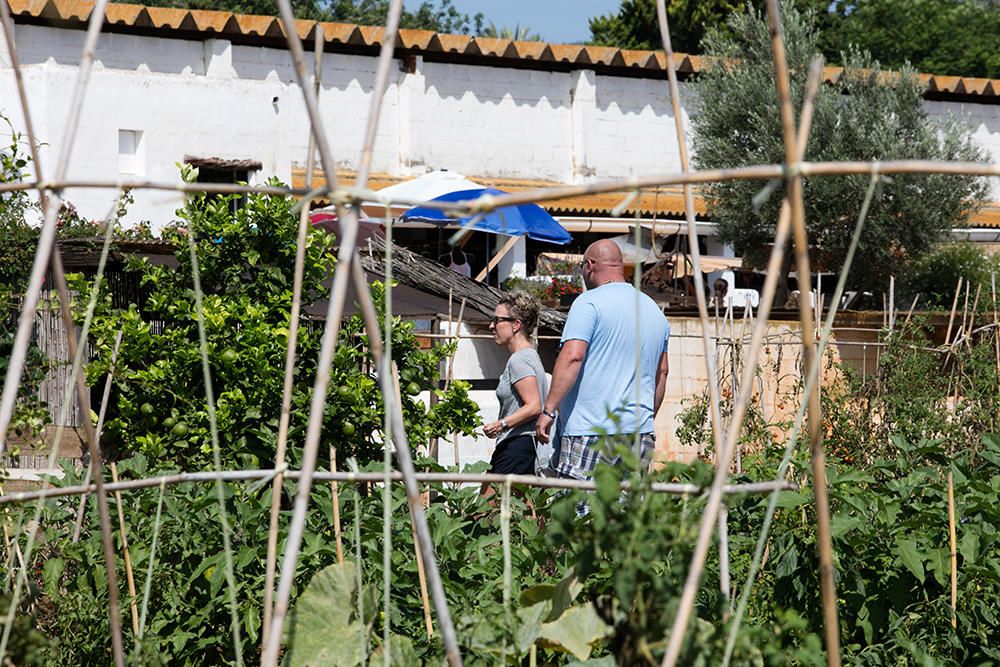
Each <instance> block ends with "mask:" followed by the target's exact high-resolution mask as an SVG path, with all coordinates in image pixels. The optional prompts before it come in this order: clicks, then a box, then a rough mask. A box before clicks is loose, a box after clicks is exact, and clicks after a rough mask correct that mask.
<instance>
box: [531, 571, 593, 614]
mask: <svg viewBox="0 0 1000 667" xmlns="http://www.w3.org/2000/svg"><path fill="white" fill-rule="evenodd" d="M581 590H583V584H582V583H580V582H579V581H577V578H576V573H575V572H574V571H573V570H570V571H569V573H568V574H567V575H566V576H565V577H564V578H563V579H562V580H561V581H560V582H559V583H558V584H556V585H555V586H553V585H551V584H540V585H538V586H532V587H531V588H526V589H524V590H523V591H521V606H522V607H528V606H532V605H536V604H538V603H540V602H551V603H552V606H551V607H550V610H551V613H550V614H549V615H548V616H547V617H546V618H545V622H546V623H550V622H552V621H554V620H556V619H557V618H559V616H560V615H562V613H563V611H565V610H566V609H567V608H568V607H569V606H570V605H571V604H573V600H575V599H576V596H577V595H579V594H580V591H581Z"/></svg>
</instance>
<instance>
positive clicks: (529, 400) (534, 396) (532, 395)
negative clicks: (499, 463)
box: [483, 375, 542, 438]
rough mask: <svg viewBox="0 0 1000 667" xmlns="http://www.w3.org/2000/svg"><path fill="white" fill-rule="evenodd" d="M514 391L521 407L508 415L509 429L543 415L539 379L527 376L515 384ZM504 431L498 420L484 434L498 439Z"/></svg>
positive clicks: (486, 426)
mask: <svg viewBox="0 0 1000 667" xmlns="http://www.w3.org/2000/svg"><path fill="white" fill-rule="evenodd" d="M513 388H514V391H515V392H517V397H518V398H520V399H521V403H522V404H523V405H521V407H519V408H518V409H517V410H515V411H514V412H512V413H510V414H509V415H507V417H506V419H507V428H514V427H515V426H520V425H521V424H524V423H525V422H529V421H531V420H532V419H535V418H536V417H538V415H540V414H541V413H542V397H541V395H540V394H539V393H538V379H537V378H536V377H535V376H534V375H527V376H525V377H523V378H521V379H520V380H518V381H517V382H515V383H514V387H513ZM501 431H503V426H502V425H501V424H500V421H499V420H497V421H495V422H492V423H490V424H486V425H485V426H484V427H483V433H485V434H486V435H487V436H488V437H490V438H495V437H497V436H498V435H499V434H500V432H501Z"/></svg>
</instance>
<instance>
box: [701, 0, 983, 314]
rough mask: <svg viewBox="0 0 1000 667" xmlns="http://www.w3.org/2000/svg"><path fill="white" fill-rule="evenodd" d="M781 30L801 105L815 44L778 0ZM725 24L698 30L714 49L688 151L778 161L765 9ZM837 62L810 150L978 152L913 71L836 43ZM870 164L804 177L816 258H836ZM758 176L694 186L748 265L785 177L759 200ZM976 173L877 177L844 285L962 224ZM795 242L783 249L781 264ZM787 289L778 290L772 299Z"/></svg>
mask: <svg viewBox="0 0 1000 667" xmlns="http://www.w3.org/2000/svg"><path fill="white" fill-rule="evenodd" d="M782 20H783V30H784V36H785V45H786V54H787V59H788V67H789V71H790V75H791V96H792V101H793V104H794V105H795V107H796V114H798V113H799V111H800V108H801V104H802V98H803V95H804V88H805V82H806V81H805V80H806V73H807V70H808V67H809V63H810V62H811V61H812V59H813V57H814V56H815V54H816V53H817V52H818V47H817V33H816V31H815V28H814V25H813V21H812V19H811V17H810V16H809V15H808V14H802V13H800V12H798V11H797V10H795V9H794V7H792V6H791V5H790V3H784V5H783V14H782ZM729 29H730V30H729V33H728V34H721V33H716V34H713V35H710V36H709V37H708V38H707V39H706V42H705V44H706V52H707V53H709V54H710V55H712V56H716V57H718V58H719V59H720V60H718V61H716V64H715V65H714V66H712V67H711V68H710V69H709V70H707V71H706V73H705V74H704V76H703V77H702V78H701V79H700V80H699V82H698V84H697V92H698V96H699V108H698V113H697V114H695V115H694V116H693V118H692V126H693V130H694V153H695V156H694V161H695V164H696V166H697V167H698V168H700V169H712V168H722V167H742V166H750V165H756V164H780V163H782V162H784V159H785V154H784V145H783V143H782V131H781V125H780V113H779V109H778V104H779V103H778V97H777V94H776V88H775V83H774V66H773V60H772V54H771V42H770V32H769V29H768V26H767V21H766V18H765V17H764V16H763V15H761V14H758V13H756V12H753V11H748V12H745V13H741V14H737V15H734V16H733V17H732V18H731V19H730V22H729ZM845 64H846V67H845V70H844V72H843V74H842V75H841V77H840V78H839V80H838V81H837V83H836V84H834V85H824V86H821V87H820V90H819V93H818V95H817V98H816V102H815V107H814V112H813V122H812V126H811V128H812V129H811V131H810V135H809V145H808V146H807V148H806V152H805V159H806V160H807V161H852V160H859V161H872V160H902V159H919V160H964V161H972V162H978V161H984V160H985V159H986V156H985V154H984V152H983V151H982V149H980V148H979V147H978V146H977V145H976V144H975V143H974V141H973V139H972V138H971V136H970V134H969V131H968V129H966V128H964V127H963V126H962V125H961V124H959V122H958V121H957V120H951V121H944V122H941V123H936V122H932V121H931V120H930V119H929V118H928V117H927V114H926V113H925V112H924V110H923V108H922V100H921V93H920V90H921V88H920V84H919V81H918V79H917V77H916V73H915V72H914V71H912V70H904V71H902V72H900V73H899V75H898V76H895V75H894V76H891V77H886V76H883V75H880V74H878V72H877V70H878V63H877V62H875V61H873V60H871V59H870V58H869V57H868V56H866V55H864V54H860V53H857V52H851V53H847V54H845ZM868 183H869V177H867V176H838V177H828V178H816V179H806V180H805V182H804V185H803V190H804V196H805V219H806V224H807V227H808V234H809V242H810V251H811V254H812V259H813V262H814V265H816V266H818V267H819V268H820V269H821V270H829V271H836V270H837V269H838V267H840V266H842V264H843V261H844V258H845V256H846V252H847V248H848V245H849V243H850V238H851V235H852V232H853V230H854V226H855V223H856V220H857V215H858V211H859V210H860V209H861V203H862V200H863V199H864V195H865V191H866V189H867V187H868ZM766 185H767V184H766V183H764V182H761V181H749V180H745V181H729V182H721V183H713V184H709V185H707V186H705V187H704V188H703V194H704V196H705V197H706V201H707V204H708V208H709V213H710V215H711V216H712V219H713V220H714V221H715V222H716V224H717V225H718V230H719V238H720V239H721V240H723V241H724V242H727V243H731V244H732V245H733V246H734V248H735V249H736V251H737V252H738V253H740V254H741V255H742V256H743V257H744V260H745V262H746V263H747V265H751V266H757V267H761V266H763V265H764V264H765V263H766V258H767V255H768V254H769V253H770V243H771V242H772V240H773V238H774V229H775V224H776V221H777V219H778V211H779V208H780V205H781V198H782V197H781V193H782V191H783V186H782V185H781V184H780V183H777V182H776V183H772V184H771V185H770V186H769V187H773V188H774V191H773V192H772V193H771V194H770V196H769V197H767V198H766V199H765V200H763V201H762V202H759V201H758V202H755V197H756V196H757V195H758V193H760V192H761V190H762V189H763V188H764V187H765V186H766ZM986 188H987V184H986V182H985V179H981V178H973V177H961V176H945V175H916V174H902V175H898V176H894V177H893V178H891V179H886V181H885V182H883V183H882V184H881V185H880V190H879V191H878V193H877V194H876V196H875V198H874V200H873V202H872V204H871V207H870V209H869V212H868V217H867V219H866V222H865V230H864V233H863V235H862V237H861V242H860V245H859V247H858V250H857V255H856V257H855V260H854V264H853V266H852V269H851V273H850V282H849V288H854V289H857V290H859V291H864V290H866V289H868V290H871V289H873V288H874V287H875V286H879V287H880V288H881V286H882V285H884V284H885V283H886V282H887V280H888V275H889V273H890V272H899V271H901V270H903V269H905V266H906V264H907V263H908V262H910V261H913V260H917V259H919V258H920V257H921V256H923V255H924V254H926V253H927V252H928V251H929V250H930V249H931V248H932V247H933V246H934V244H935V243H936V242H938V241H939V240H940V239H941V238H942V235H943V234H944V233H945V231H946V230H949V229H951V228H952V227H957V226H961V225H963V224H965V221H966V220H967V216H968V214H969V212H970V211H972V210H975V208H976V207H977V206H978V205H980V202H981V200H982V199H983V198H984V197H985V196H986V193H987V189H986ZM791 261H792V254H791V250H790V249H789V250H788V252H787V253H786V256H785V262H784V268H783V271H784V276H786V277H787V273H788V271H789V270H790V268H791ZM783 301H784V299H783V295H781V294H779V296H778V303H782V302H783Z"/></svg>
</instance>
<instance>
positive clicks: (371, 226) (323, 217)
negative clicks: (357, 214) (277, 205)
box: [309, 207, 383, 248]
mask: <svg viewBox="0 0 1000 667" xmlns="http://www.w3.org/2000/svg"><path fill="white" fill-rule="evenodd" d="M309 221H310V222H311V223H312V225H313V227H318V228H319V229H322V230H323V231H326V232H329V233H331V234H333V235H334V236H336V237H337V238H338V239H339V238H340V223H339V222H338V220H337V214H336V212H334V210H333V208H332V207H331V208H323V209H318V210H315V211H312V212H311V213H310V214H309ZM373 234H378V235H379V236H381V235H382V234H383V232H382V222H381V221H380V220H371V219H368V218H361V219H360V220H358V237H357V241H356V242H355V245H357V247H359V248H361V247H363V246H364V243H365V241H367V240H368V237H370V236H372V235H373Z"/></svg>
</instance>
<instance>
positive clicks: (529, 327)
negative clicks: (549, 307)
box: [498, 290, 541, 338]
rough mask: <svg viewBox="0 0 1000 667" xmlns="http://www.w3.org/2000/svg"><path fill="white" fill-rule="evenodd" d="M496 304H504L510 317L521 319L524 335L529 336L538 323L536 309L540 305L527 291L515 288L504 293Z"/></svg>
mask: <svg viewBox="0 0 1000 667" xmlns="http://www.w3.org/2000/svg"><path fill="white" fill-rule="evenodd" d="M498 305H501V306H506V307H507V310H508V311H510V316H511V317H515V318H517V319H519V320H521V328H522V329H523V330H524V335H525V336H527V337H529V338H530V337H531V335H532V334H533V333H534V332H535V327H536V326H537V325H538V310H539V308H540V307H541V306H540V304H539V303H538V300H537V299H535V298H534V297H533V296H531V295H530V294H528V293H527V292H522V291H521V290H515V291H513V292H511V293H509V294H506V295H504V297H503V298H502V299H500V303H499V304H498Z"/></svg>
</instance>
